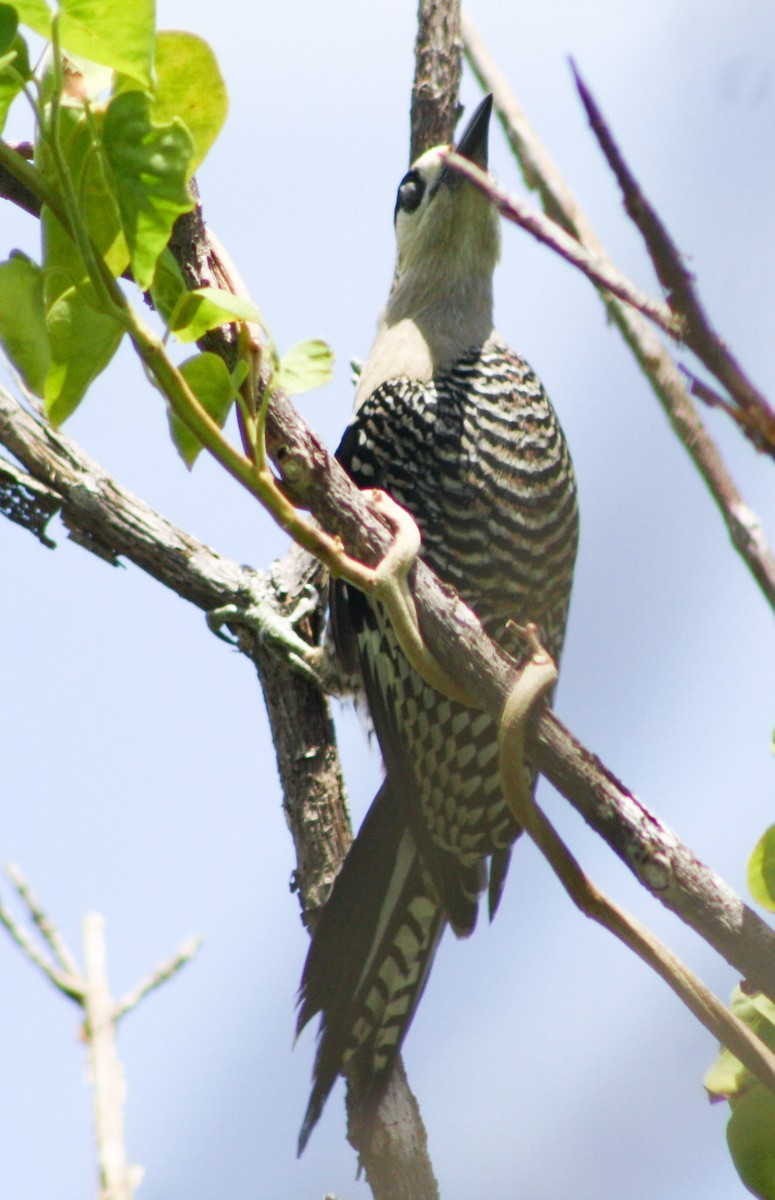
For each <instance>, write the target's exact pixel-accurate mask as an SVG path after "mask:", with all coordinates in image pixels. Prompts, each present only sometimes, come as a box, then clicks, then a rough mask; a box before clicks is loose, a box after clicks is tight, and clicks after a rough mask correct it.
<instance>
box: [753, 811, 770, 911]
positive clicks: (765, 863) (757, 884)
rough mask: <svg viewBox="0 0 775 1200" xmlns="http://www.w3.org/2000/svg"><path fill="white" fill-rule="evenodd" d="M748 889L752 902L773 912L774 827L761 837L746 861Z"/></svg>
mask: <svg viewBox="0 0 775 1200" xmlns="http://www.w3.org/2000/svg"><path fill="white" fill-rule="evenodd" d="M748 887H749V889H750V892H751V895H752V896H753V898H754V900H756V901H757V902H758V903H759V904H761V905H762V906H763V907H764V908H767V909H769V911H770V912H775V825H771V826H770V828H769V829H768V830H767V832H766V833H765V834H763V835H762V837H761V838H760V839H759V841H758V842H757V843H756V846H755V847H754V851H753V854H752V855H751V857H750V859H749V860H748Z"/></svg>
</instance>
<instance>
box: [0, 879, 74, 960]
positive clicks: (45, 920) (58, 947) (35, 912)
mask: <svg viewBox="0 0 775 1200" xmlns="http://www.w3.org/2000/svg"><path fill="white" fill-rule="evenodd" d="M6 874H7V876H8V878H9V879H10V880H11V883H12V884H13V885H14V887H15V888H16V890H17V892H18V893H19V896H20V897H21V899H22V900H23V901H24V903H25V904H26V906H27V909H28V911H29V914H30V916H31V917H32V919H33V921H34V922H35V924H36V925H37V927H38V929H39V930H40V932H41V934H42V936H43V938H44V939H45V941H46V942H48V944H49V946H50V947H51V950H52V952H53V955H54V957H55V958H56V960H57V962H58V963H59V965H60V966H61V967H62V969H63V970H64V971H66V972H67V974H68V975H73V976H76V975H79V974H80V967H79V966H78V963H77V962H76V961H75V955H74V954H73V953H72V952H71V950H70V948H69V946H68V945H67V943H66V942H65V940H64V938H63V937H62V935H61V933H60V932H59V930H58V929H57V928H56V926H55V925H54V923H53V921H51V920H50V919H49V917H48V916H47V915H46V913H45V912H44V911H43V908H42V906H41V904H40V901H39V900H38V899H37V897H36V896H35V894H34V893H33V891H32V889H31V888H30V886H29V884H28V883H27V880H26V879H25V878H24V875H23V873H22V870H21V868H20V867H18V866H17V865H16V863H9V864H8V866H7V867H6Z"/></svg>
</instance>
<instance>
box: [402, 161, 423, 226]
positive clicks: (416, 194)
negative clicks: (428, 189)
mask: <svg viewBox="0 0 775 1200" xmlns="http://www.w3.org/2000/svg"><path fill="white" fill-rule="evenodd" d="M424 195H425V180H424V179H423V177H422V175H421V174H420V172H419V171H407V173H406V175H404V177H403V179H402V180H401V183H400V184H399V186H398V196H397V197H396V216H397V215H398V211H399V209H400V210H401V212H414V210H415V209H416V208H418V207H419V204H420V201H421V200H422V198H423V196H424Z"/></svg>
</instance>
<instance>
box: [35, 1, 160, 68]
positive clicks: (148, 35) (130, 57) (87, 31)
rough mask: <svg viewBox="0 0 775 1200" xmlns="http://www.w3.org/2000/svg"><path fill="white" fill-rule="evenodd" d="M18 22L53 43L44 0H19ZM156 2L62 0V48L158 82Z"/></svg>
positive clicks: (104, 64)
mask: <svg viewBox="0 0 775 1200" xmlns="http://www.w3.org/2000/svg"><path fill="white" fill-rule="evenodd" d="M14 8H15V9H16V11H17V12H18V14H19V20H20V21H22V22H23V23H24V24H25V25H29V27H30V29H34V30H35V32H36V33H39V34H40V35H41V36H42V37H44V38H45V39H46V41H51V17H52V13H51V10H50V8H49V7H48V5H47V4H45V3H44V2H43V0H15V3H14ZM154 35H155V5H154V0H62V5H61V12H60V19H59V41H60V45H61V46H62V49H63V50H69V51H70V53H71V54H79V55H82V56H83V58H88V59H89V61H90V62H94V63H100V64H101V65H102V66H104V67H110V68H111V70H113V71H120V72H121V73H122V74H124V75H129V76H130V77H131V78H132V79H134V80H136V81H137V82H138V83H140V84H141V85H142V86H143V87H147V88H150V87H151V86H152V84H153V75H152V71H153V46H154Z"/></svg>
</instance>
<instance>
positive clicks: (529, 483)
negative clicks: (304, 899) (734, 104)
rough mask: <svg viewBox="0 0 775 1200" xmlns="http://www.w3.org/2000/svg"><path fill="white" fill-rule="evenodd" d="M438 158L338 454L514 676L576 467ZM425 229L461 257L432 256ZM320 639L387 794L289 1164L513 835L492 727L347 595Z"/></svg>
mask: <svg viewBox="0 0 775 1200" xmlns="http://www.w3.org/2000/svg"><path fill="white" fill-rule="evenodd" d="M488 117H489V104H488V101H485V103H484V105H483V106H480V109H479V110H478V111H477V113H476V114H475V116H474V118H473V120H472V122H471V125H470V126H469V130H468V131H467V133H466V134H465V135H464V138H463V140H462V141H461V143H460V145H459V147H458V150H459V151H460V152H461V153H467V154H468V156H469V157H471V158H472V159H473V160H474V161H482V158H483V157H484V154H483V151H482V144H483V145H484V147H486V127H487V118H488ZM483 136H484V139H485V140H484V143H482V137H483ZM477 138H478V139H479V141H478V143H477ZM467 139H468V140H467ZM477 151H478V153H479V158H478V159H477ZM435 153H436V152H434V151H429V152H428V154H427V155H425V156H423V158H422V159H420V160H419V162H418V163H417V164H416V165H415V167H414V168H413V170H412V171H410V173H409V175H408V176H407V177H406V178H405V180H404V184H402V188H404V185H405V184H406V183H407V181H409V182H410V183H411V184H412V189H414V188H416V189H417V190H419V192H420V200H419V201H417V200H416V191H415V190H412V189H410V190H409V191H408V192H406V193H405V199H406V200H407V201H408V204H407V207H408V214H407V216H403V215H402V213H401V207H402V191H401V189H399V202H398V206H397V215H398V218H399V220H398V222H397V225H398V240H399V270H398V279H397V283H396V286H395V288H394V291H393V293H392V295H391V299H390V301H389V303H388V308H387V310H386V314H385V317H384V318H383V323H382V326H381V329H380V332H379V334H378V337H377V341H376V342H375V346H374V349H373V351H372V354H371V356H370V358H369V362H368V363H367V365H366V368H365V370H364V375H363V377H362V380H361V385H360V387H359V390H358V396H357V398H356V414H355V417H354V418H353V421H352V423H351V424H350V426H349V427H348V429H347V431H346V433H345V435H344V438H343V440H342V443H341V445H340V447H339V450H338V452H337V456H338V457H339V459H340V461H341V462H342V464H343V465H344V466H345V467H346V469H347V470H348V472H349V473H350V475H351V476H352V478H353V479H354V480H355V482H356V483H357V484H358V485H359V486H361V487H378V488H383V489H384V490H386V491H388V492H389V493H390V494H391V496H392V497H393V498H394V500H396V501H397V502H398V503H399V504H400V505H402V506H403V507H404V508H406V509H408V510H409V512H411V513H412V515H413V516H414V518H415V520H416V521H417V523H418V525H419V526H420V529H421V532H422V535H423V549H422V556H423V558H424V559H425V561H426V562H427V563H428V565H429V566H431V567H432V568H433V570H434V571H435V572H436V573H437V574H438V575H439V576H440V577H441V578H442V579H443V580H445V581H446V582H447V583H449V584H451V585H452V586H454V587H455V588H456V589H457V590H458V592H459V593H460V595H461V596H462V598H463V599H464V600H465V601H466V603H467V604H468V605H469V606H470V607H471V608H472V609H473V610H474V612H475V613H476V615H477V616H478V617H479V619H480V621H481V622H482V624H483V625H484V627H485V628H486V629H487V632H488V633H489V634H490V636H491V637H493V638H494V639H495V640H496V641H498V642H499V643H500V644H501V645H502V646H504V648H506V649H507V650H508V651H509V652H510V653H512V654H513V655H514V657H515V658H517V659H518V658H519V657H520V656H521V655H522V654H524V651H525V648H524V646H523V645H521V643H520V638H519V635H518V633H516V632H515V631H514V630H513V628H512V627H511V626H510V624H509V622H515V623H517V624H522V625H524V624H525V623H526V622H528V621H534V622H535V623H536V624H537V626H538V627H539V630H540V634H541V638H542V641H543V643H544V645H545V646H546V647H547V649H548V650H549V651H550V653H551V654H552V655H553V656H554V657H555V658H558V657H559V654H560V651H561V649H562V641H563V635H564V630H565V621H566V616H567V609H568V602H569V598H570V587H571V579H572V572H573V564H574V559H575V553H576V542H577V509H576V492H575V483H574V477H573V469H572V466H571V462H570V457H569V454H568V450H567V447H566V444H565V440H564V438H563V434H562V430H561V428H560V426H559V423H558V421H557V418H556V416H555V413H554V410H553V408H552V406H551V404H550V402H549V399H548V397H547V395H546V393H545V392H544V389H543V387H542V385H541V383H540V381H539V380H538V378H537V377H536V375H535V374H534V373H533V372H532V370H531V369H530V367H529V366H528V365H527V363H525V361H524V360H523V359H521V358H520V357H519V356H518V355H517V354H515V353H514V352H513V351H512V350H510V349H509V347H508V346H507V345H506V344H505V343H504V342H503V341H502V339H501V338H500V337H499V336H498V335H497V334H496V333H495V332H494V331H493V329H492V320H491V278H492V270H493V267H494V265H495V260H496V258H497V232H496V236H495V238H493V235H492V231H493V223H494V221H495V218H494V214H493V213H492V210H491V209H490V208H489V206H488V205H487V202H486V201H484V200H483V198H482V197H481V196H480V195H479V194H478V193H475V192H474V189H473V188H471V186H470V185H468V184H463V183H462V181H461V180H460V179H459V177H456V178H455V179H454V180H453V179H450V178H449V177H445V174H444V171H445V168H444V167H443V166H440V165H439V163H438V160H437V159H434V154H435ZM484 161H485V162H486V157H484ZM445 192H448V193H449V194H450V195H451V200H449V201H446V200H445V203H446V204H447V210H449V211H445V210H444V209H443V208H441V204H439V208H440V211H441V215H440V216H437V215H436V213H435V211H434V210H433V208H432V206H433V205H434V204H436V203H439V202H438V201H437V200H436V199H435V197H438V196H439V195H444V194H445ZM424 202H425V203H426V204H427V206H428V209H427V215H425V216H424V215H423V203H424ZM416 210H419V214H418V215H419V219H420V220H421V221H422V220H424V221H425V225H426V229H425V237H426V238H427V241H428V244H429V245H432V246H433V252H432V253H431V252H429V253H428V254H425V252H424V251H425V243H424V241H423V237H422V235H423V226H422V224H421V225H420V226H419V227H416V226H414V225H412V226H410V227H409V232H407V231H406V228H404V230H402V225H401V221H402V220H404V221H405V220H406V219H407V217H408V216H409V215H411V216H413V217H415V219H417V215H416ZM450 212H451V216H450ZM431 221H434V222H435V225H433V224H431ZM455 221H457V222H458V226H459V227H456V225H455ZM461 223H462V224H461ZM439 226H442V227H443V230H444V231H445V232H446V236H447V238H448V237H449V236H450V230H451V231H452V233H455V232H457V234H458V236H460V237H461V238H465V239H467V240H466V243H465V244H463V245H460V246H457V245H453V246H447V248H446V251H444V248H443V241H442V239H441V238H440V236H439V228H438V227H439ZM469 226H470V228H469ZM402 233H403V239H404V241H403V245H404V251H405V254H404V259H403V261H402ZM469 243H470V244H469ZM440 246H441V249H440ZM407 247H408V249H407ZM477 249H478V251H479V256H478V257H477V256H476V252H477ZM444 253H446V257H443V258H441V259H440V258H439V255H440V254H444ZM450 263H451V266H450ZM402 267H403V270H402ZM434 273H435V278H433V277H431V279H430V280H428V279H426V278H425V277H424V276H427V275H428V274H431V276H433V275H434ZM466 306H467V307H466ZM332 624H333V629H334V635H335V639H336V642H337V647H338V650H339V653H340V656H341V657H342V659H343V661H344V662H345V665H346V666H347V667H348V669H350V670H353V671H355V670H358V671H359V672H360V675H361V677H362V681H363V686H364V690H365V694H366V698H367V701H368V706H369V712H370V716H371V719H372V721H373V724H374V728H375V731H376V734H377V737H378V740H379V744H380V748H381V750H382V754H383V758H384V762H385V770H386V777H385V782H384V784H383V786H382V788H381V789H380V792H379V793H378V795H377V797H376V799H375V800H374V802H373V804H372V807H371V809H370V810H369V814H368V815H367V817H366V820H365V821H364V824H363V826H362V828H361V831H360V833H359V835H358V837H357V839H356V841H355V842H354V844H353V847H352V849H351V851H350V854H349V855H348V858H347V859H346V860H345V863H344V866H343V868H342V871H341V873H340V875H339V877H338V879H337V881H336V884H335V886H334V889H333V892H332V896H331V898H330V900H329V902H328V904H327V906H326V908H325V910H324V912H323V914H322V919H321V922H320V924H319V927H318V929H317V930H316V932H315V935H314V938H313V943H312V946H311V949H310V953H309V957H308V960H307V964H306V966H305V971H304V977H303V980H302V988H301V1008H300V1014H299V1028H301V1027H302V1026H303V1025H304V1024H305V1023H306V1022H307V1021H308V1020H309V1019H310V1018H311V1017H312V1016H313V1015H314V1014H315V1013H316V1012H321V1013H322V1018H321V1034H320V1044H319V1048H318V1056H317V1060H316V1065H315V1083H314V1086H313V1092H312V1097H311V1099H310V1104H309V1108H308V1110H307V1115H306V1118H305V1122H304V1126H303V1129H302V1133H301V1138H300V1148H303V1145H304V1143H305V1142H306V1139H307V1137H308V1136H309V1132H310V1131H311V1128H312V1126H313V1125H314V1123H315V1121H316V1120H317V1118H318V1116H319V1114H320V1111H321V1110H322V1106H323V1104H324V1102H325V1099H326V1096H327V1095H328V1092H329V1091H330V1089H331V1086H332V1085H333V1082H334V1080H335V1078H336V1076H337V1074H338V1073H339V1072H344V1073H351V1074H354V1075H357V1077H358V1083H359V1087H360V1092H361V1095H362V1096H366V1097H369V1096H372V1097H373V1098H375V1099H376V1098H377V1097H378V1095H379V1092H380V1089H381V1088H382V1087H383V1086H384V1084H385V1082H386V1080H387V1078H388V1075H389V1072H390V1067H391V1064H392V1062H393V1060H394V1058H395V1055H396V1053H397V1051H398V1049H399V1047H400V1045H401V1042H402V1040H403V1037H404V1036H405V1034H406V1030H407V1028H408V1026H409V1023H410V1021H411V1018H412V1015H413V1013H414V1010H415V1008H416V1006H417V1003H418V1001H419V999H420V996H421V994H422V990H423V987H424V985H425V982H426V980H427V977H428V971H429V969H430V966H431V962H432V959H433V955H434V953H435V950H436V947H437V945H438V942H439V939H440V937H441V934H442V932H443V930H444V928H445V926H446V924H447V923H450V924H451V925H452V927H453V929H454V930H455V932H456V933H457V934H458V935H459V936H464V935H467V934H469V933H470V932H471V931H472V930H473V928H474V925H475V923H476V915H477V907H478V898H479V895H480V894H481V892H482V891H483V890H484V889H485V888H486V886H487V862H488V859H489V860H490V862H491V867H490V873H489V878H490V886H489V891H490V912H491V914H492V913H494V911H495V908H496V907H497V903H498V899H499V896H500V889H501V887H502V884H503V881H504V877H505V873H506V868H507V865H508V856H509V853H510V848H511V845H512V843H513V842H514V840H515V838H516V837H517V835H518V833H519V830H518V828H517V826H516V824H515V822H514V820H513V818H512V817H511V815H510V813H509V811H508V808H507V806H506V803H505V800H504V797H503V794H502V791H501V787H500V782H499V774H498V745H497V731H496V727H495V725H494V723H493V722H492V720H491V719H490V718H489V717H488V716H487V715H486V714H483V713H481V712H478V711H475V710H472V709H470V708H467V707H466V706H465V705H462V704H460V703H458V702H456V701H454V700H450V699H448V698H447V697H445V696H442V695H440V694H439V693H438V692H436V691H435V690H434V689H433V688H432V687H430V686H429V685H428V684H426V683H425V682H424V681H423V680H422V679H421V678H420V676H419V675H417V674H416V672H415V671H414V670H413V669H412V668H411V667H410V666H409V664H408V662H407V660H406V659H405V658H404V656H403V654H402V652H401V650H400V648H399V647H398V644H397V641H396V638H395V635H394V633H393V630H392V628H391V626H390V623H389V621H388V619H387V617H386V615H385V613H384V611H382V609H381V607H380V606H379V605H374V606H372V605H371V604H370V603H369V602H368V601H367V600H366V599H365V597H364V596H363V595H362V594H361V593H359V592H357V591H356V590H355V589H352V588H350V587H347V586H346V585H342V584H337V585H335V587H334V589H333V597H332Z"/></svg>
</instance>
